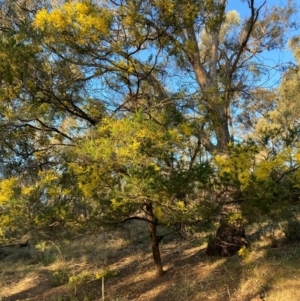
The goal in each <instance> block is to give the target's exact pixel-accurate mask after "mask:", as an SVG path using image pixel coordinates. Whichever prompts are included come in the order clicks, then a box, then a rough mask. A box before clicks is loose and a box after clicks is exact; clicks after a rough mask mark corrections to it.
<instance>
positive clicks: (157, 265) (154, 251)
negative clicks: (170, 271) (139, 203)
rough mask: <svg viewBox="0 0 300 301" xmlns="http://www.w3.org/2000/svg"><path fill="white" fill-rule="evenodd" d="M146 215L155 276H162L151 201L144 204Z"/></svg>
mask: <svg viewBox="0 0 300 301" xmlns="http://www.w3.org/2000/svg"><path fill="white" fill-rule="evenodd" d="M146 215H147V219H148V221H149V222H148V231H149V235H150V242H151V249H152V255H153V261H154V266H155V271H156V274H157V276H162V275H163V274H164V273H165V272H164V270H163V267H162V262H161V257H160V250H159V242H160V238H159V237H158V236H157V233H156V228H157V219H156V218H155V216H154V214H153V206H152V203H151V202H149V203H147V204H146Z"/></svg>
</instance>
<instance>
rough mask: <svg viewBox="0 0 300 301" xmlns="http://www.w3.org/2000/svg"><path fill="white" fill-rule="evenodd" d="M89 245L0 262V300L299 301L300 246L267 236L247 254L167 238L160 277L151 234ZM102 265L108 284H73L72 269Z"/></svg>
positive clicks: (99, 281)
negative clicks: (62, 280)
mask: <svg viewBox="0 0 300 301" xmlns="http://www.w3.org/2000/svg"><path fill="white" fill-rule="evenodd" d="M84 243H85V244H84ZM84 243H83V242H82V240H81V241H80V240H79V241H78V242H77V246H76V248H77V249H76V252H75V249H74V248H75V245H76V244H75V241H72V242H66V243H65V244H64V246H63V247H61V248H57V250H59V252H58V253H59V256H57V257H56V258H55V260H53V263H51V264H46V265H45V264H41V262H40V258H38V260H37V259H36V257H35V256H33V255H32V254H34V251H32V250H31V251H30V252H31V255H30V256H28V258H25V259H24V258H23V259H22V260H20V258H18V259H16V260H14V261H11V259H12V258H9V257H7V258H5V260H2V262H1V261H0V276H1V281H0V296H1V297H0V300H1V301H25V300H27V301H63V300H65V301H75V300H78V301H92V300H94V301H96V300H99V301H100V300H106V301H112V300H118V301H124V300H136V301H138V300H140V301H142V300H144V301H169V300H170V301H171V300H174V301H181V300H182V301H197V300H200V301H202V300H203V301H206V300H207V301H208V300H210V301H224V300H229V301H250V300H252V301H259V300H265V301H267V300H269V301H277V300H280V301H283V300H289V301H297V300H300V290H299V289H298V288H299V287H300V280H299V279H300V269H299V267H300V256H299V253H300V252H299V245H282V246H279V247H277V248H272V246H271V245H270V244H268V242H267V241H264V242H260V243H256V244H252V246H251V248H250V252H249V253H248V254H247V255H245V256H244V257H242V256H239V255H235V256H233V257H228V258H221V257H209V256H207V255H206V254H205V243H203V241H200V240H197V239H196V240H194V241H183V240H179V239H175V240H173V241H172V240H170V241H168V242H166V243H162V245H161V254H162V261H163V265H164V269H165V271H166V273H165V275H164V276H162V277H160V278H158V277H156V276H155V273H154V270H153V263H152V257H151V252H150V247H149V245H148V241H147V239H145V240H144V241H142V242H137V241H131V242H129V243H128V241H126V242H124V241H123V240H122V239H119V238H117V239H116V238H113V239H111V238H109V237H108V238H107V239H106V240H105V243H104V240H103V237H97V238H93V239H91V241H89V244H87V242H86V241H85V242H84ZM93 246H94V247H93ZM31 248H33V247H31ZM65 254H66V255H65ZM20 257H21V256H20ZM62 267H63V269H62ZM104 267H105V268H106V269H108V268H109V271H113V273H110V274H107V277H106V278H105V277H104V283H103V279H102V278H99V279H92V280H86V281H84V282H80V283H79V282H78V283H75V282H74V283H73V284H72V285H70V279H71V278H70V277H71V276H72V275H80V273H81V274H82V273H83V272H84V273H86V274H88V273H95V271H97V270H101V269H102V270H103V268H104ZM64 269H65V270H66V271H67V273H66V274H68V277H69V283H67V284H62V285H57V283H56V284H55V283H53V279H54V278H53V275H60V274H59V273H58V272H59V271H60V272H61V271H62V270H64ZM61 277H63V275H62V274H61ZM54 284H55V285H54ZM103 284H104V290H102V288H103ZM1 286H2V287H1ZM102 293H103V294H104V298H103V295H102ZM1 298H2V299H1Z"/></svg>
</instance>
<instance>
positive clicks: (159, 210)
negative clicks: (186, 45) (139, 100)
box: [69, 113, 211, 276]
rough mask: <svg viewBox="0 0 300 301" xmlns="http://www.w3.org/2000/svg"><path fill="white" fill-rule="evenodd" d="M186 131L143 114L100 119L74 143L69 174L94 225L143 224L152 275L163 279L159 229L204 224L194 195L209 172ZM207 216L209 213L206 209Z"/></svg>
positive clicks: (205, 182) (198, 199) (197, 146)
mask: <svg viewBox="0 0 300 301" xmlns="http://www.w3.org/2000/svg"><path fill="white" fill-rule="evenodd" d="M187 130H188V125H185V126H182V127H178V128H172V127H170V128H166V127H164V126H162V125H159V124H157V123H155V122H153V121H152V120H149V119H147V118H146V116H145V115H143V114H142V113H138V114H137V115H135V116H133V117H131V118H122V119H119V120H118V119H105V120H103V123H102V125H101V126H98V127H96V128H95V129H94V130H92V131H91V132H90V133H89V134H88V135H86V137H85V138H83V139H81V140H80V141H79V142H78V148H76V151H75V154H76V155H75V156H73V157H74V158H76V159H75V160H74V162H70V164H69V165H70V168H71V169H72V170H73V172H74V173H75V175H76V176H77V179H78V186H79V188H80V189H81V191H82V193H83V195H84V196H85V197H86V198H88V199H90V200H93V203H94V204H95V208H94V210H95V215H94V218H96V219H97V220H98V221H99V223H102V224H113V223H116V222H118V223H120V222H126V221H128V220H132V219H138V220H142V221H145V222H147V225H148V233H149V236H150V242H151V249H152V254H153V260H154V265H155V269H156V273H157V275H159V276H160V275H162V274H163V268H162V262H161V257H160V251H159V243H160V241H161V240H162V238H163V236H161V235H160V234H159V233H157V227H158V225H165V226H169V227H171V226H176V225H177V224H180V223H189V222H193V223H196V222H199V220H201V218H207V216H205V215H204V213H203V212H201V210H200V206H204V204H206V202H205V199H202V200H201V198H200V197H199V196H197V193H198V191H199V190H200V189H201V188H202V187H204V185H206V184H208V180H209V176H210V173H211V169H210V167H209V165H208V164H207V162H205V163H202V162H201V160H200V158H199V156H198V155H197V153H198V152H199V145H197V143H195V139H190V137H188V136H186V131H187ZM206 212H208V208H207V209H206Z"/></svg>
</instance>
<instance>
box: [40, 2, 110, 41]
mask: <svg viewBox="0 0 300 301" xmlns="http://www.w3.org/2000/svg"><path fill="white" fill-rule="evenodd" d="M111 22H112V14H111V12H109V11H107V10H105V9H103V8H100V7H98V6H96V5H93V4H91V3H85V2H67V3H65V4H64V5H63V6H61V7H59V8H56V9H53V10H52V11H49V12H48V11H47V10H46V9H45V8H43V9H41V10H40V11H38V12H37V14H36V16H35V20H34V26H35V27H36V28H38V29H40V30H42V31H47V32H48V33H52V34H56V33H57V32H60V33H66V32H67V33H70V34H71V36H74V38H75V39H76V41H77V42H78V43H85V42H86V41H87V40H88V41H91V42H95V41H97V40H99V37H100V36H101V35H105V34H107V33H108V32H109V28H110V25H111Z"/></svg>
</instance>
